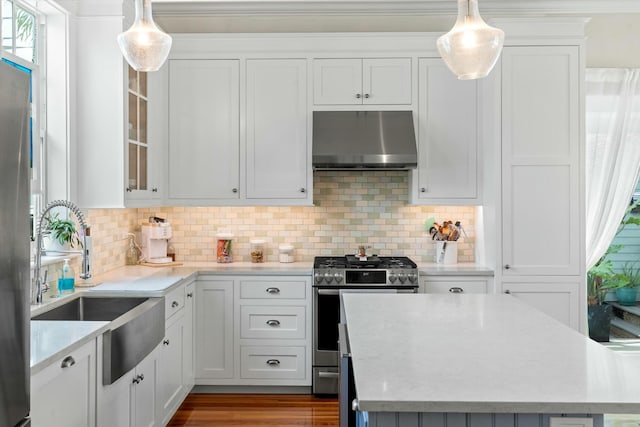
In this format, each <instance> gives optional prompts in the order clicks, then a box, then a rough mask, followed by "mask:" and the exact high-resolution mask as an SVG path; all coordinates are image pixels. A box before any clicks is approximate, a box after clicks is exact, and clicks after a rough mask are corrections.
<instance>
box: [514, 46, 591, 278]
mask: <svg viewBox="0 0 640 427" xmlns="http://www.w3.org/2000/svg"><path fill="white" fill-rule="evenodd" d="M579 61H580V60H579V47H578V46H544V47H532V46H517V47H505V48H504V50H503V52H502V220H503V222H502V267H503V272H502V273H503V275H504V276H505V277H506V276H513V275H516V276H517V275H557V276H563V275H564V276H567V275H579V274H580V271H581V267H580V266H581V256H582V254H581V251H580V247H581V246H580V236H581V235H582V234H584V232H583V231H582V228H581V227H582V221H581V218H582V215H581V200H582V196H581V194H580V173H581V172H580V171H581V167H580V153H579V151H580V138H581V136H580V135H581V130H580V124H581V123H582V120H581V118H580V114H581V98H580V83H579V79H580V62H579Z"/></svg>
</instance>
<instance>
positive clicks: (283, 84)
mask: <svg viewBox="0 0 640 427" xmlns="http://www.w3.org/2000/svg"><path fill="white" fill-rule="evenodd" d="M246 111H247V112H246V120H247V127H246V132H247V151H246V158H247V198H248V199H303V200H304V199H306V198H307V192H308V191H309V182H308V172H309V165H308V163H307V158H308V156H307V153H308V148H307V147H308V144H307V127H308V126H307V121H308V117H309V114H308V112H307V61H306V60H304V59H249V60H247V110H246Z"/></svg>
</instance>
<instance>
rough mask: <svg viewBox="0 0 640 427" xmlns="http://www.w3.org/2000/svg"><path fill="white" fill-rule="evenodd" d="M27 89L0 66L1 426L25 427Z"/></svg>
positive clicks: (19, 74)
mask: <svg viewBox="0 0 640 427" xmlns="http://www.w3.org/2000/svg"><path fill="white" fill-rule="evenodd" d="M29 86H30V84H29V76H28V75H27V74H26V73H25V72H23V71H21V70H18V69H16V68H14V67H12V66H11V65H8V64H6V63H4V62H2V61H0V426H28V425H30V423H29V420H28V416H29V377H30V373H29V371H30V367H29V359H30V357H29V331H30V329H29V311H30V309H29V286H30V278H29V227H30V225H29V223H30V220H29V197H30V195H29V182H30V179H29V178H30V177H29V175H30V173H29V156H30V150H29V145H30V137H29V110H30V102H29V90H30V89H29Z"/></svg>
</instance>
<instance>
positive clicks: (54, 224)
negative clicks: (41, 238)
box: [44, 213, 82, 252]
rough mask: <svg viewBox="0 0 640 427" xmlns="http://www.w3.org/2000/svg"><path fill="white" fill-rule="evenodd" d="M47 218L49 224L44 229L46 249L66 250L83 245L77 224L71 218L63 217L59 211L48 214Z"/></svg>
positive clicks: (54, 250)
mask: <svg viewBox="0 0 640 427" xmlns="http://www.w3.org/2000/svg"><path fill="white" fill-rule="evenodd" d="M45 220H46V221H47V226H46V229H45V231H44V235H45V237H46V239H45V244H44V246H45V250H47V251H51V252H64V251H68V250H69V249H70V248H74V247H76V246H78V247H82V242H81V241H80V237H79V236H78V232H77V230H76V225H75V223H74V222H73V221H71V220H70V219H62V218H60V215H59V214H58V213H52V214H51V215H48V216H47V217H46V218H45Z"/></svg>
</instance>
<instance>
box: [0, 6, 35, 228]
mask: <svg viewBox="0 0 640 427" xmlns="http://www.w3.org/2000/svg"><path fill="white" fill-rule="evenodd" d="M41 28H44V24H43V22H42V19H41V18H40V17H39V15H38V14H36V12H34V11H32V10H31V9H29V8H28V6H27V5H26V4H24V3H22V2H20V1H19V0H0V34H1V35H2V43H1V45H0V58H1V60H2V61H3V62H6V63H8V64H10V65H12V66H14V67H16V68H18V69H19V70H21V71H23V72H25V73H27V74H28V75H29V78H30V81H31V119H30V123H29V124H30V126H29V128H30V129H29V130H30V135H29V137H30V146H31V156H30V165H31V208H30V209H31V215H32V217H33V216H34V215H35V214H37V213H38V212H39V211H40V209H41V207H42V203H43V200H44V197H43V188H44V185H43V182H42V177H43V161H42V152H43V150H42V147H43V140H42V139H41V137H40V136H41V135H45V132H44V129H43V128H41V126H43V125H44V120H40V117H41V115H40V112H41V111H44V105H43V104H42V102H41V97H40V93H43V78H42V72H41V67H40V65H39V64H40V63H41V60H42V58H41V51H42V49H41V48H40V47H41V46H42V43H43V42H42V37H41V36H40V34H41V32H42V31H41ZM32 237H33V230H32Z"/></svg>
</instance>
